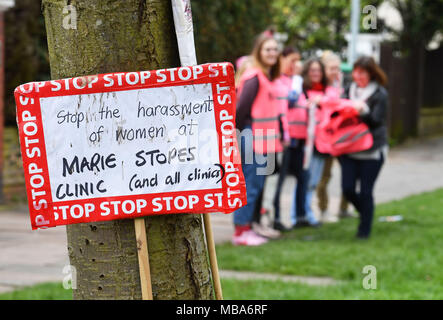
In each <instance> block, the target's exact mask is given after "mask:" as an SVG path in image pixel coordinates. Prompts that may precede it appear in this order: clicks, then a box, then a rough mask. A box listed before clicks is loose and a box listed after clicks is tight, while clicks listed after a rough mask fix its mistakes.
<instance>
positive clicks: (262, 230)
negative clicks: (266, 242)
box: [252, 222, 281, 239]
mask: <svg viewBox="0 0 443 320" xmlns="http://www.w3.org/2000/svg"><path fill="white" fill-rule="evenodd" d="M252 230H254V232H255V233H257V234H258V235H259V236H262V237H265V238H269V239H277V238H279V237H280V236H281V233H280V231H278V230H275V229H272V228H269V227H266V226H264V225H262V224H260V223H257V222H253V223H252Z"/></svg>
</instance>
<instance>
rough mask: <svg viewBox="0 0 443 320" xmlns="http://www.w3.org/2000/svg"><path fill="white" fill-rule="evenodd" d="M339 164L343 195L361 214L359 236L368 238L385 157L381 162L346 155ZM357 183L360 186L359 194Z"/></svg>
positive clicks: (340, 159) (341, 157)
mask: <svg viewBox="0 0 443 320" xmlns="http://www.w3.org/2000/svg"><path fill="white" fill-rule="evenodd" d="M339 162H340V165H341V170H342V181H341V185H342V189H343V194H344V196H345V197H346V199H347V200H348V201H349V202H351V203H352V204H353V205H354V207H355V208H356V209H357V211H358V213H359V214H360V224H359V226H358V233H357V235H358V236H363V237H368V236H369V235H370V233H371V228H372V221H373V218H374V197H373V191H374V186H375V181H376V180H377V177H378V174H379V173H380V170H381V168H382V166H383V163H384V158H383V155H381V159H380V160H358V159H353V158H350V157H349V156H347V155H344V156H340V157H339ZM357 182H359V184H360V190H359V191H358V192H357Z"/></svg>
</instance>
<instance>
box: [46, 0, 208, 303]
mask: <svg viewBox="0 0 443 320" xmlns="http://www.w3.org/2000/svg"><path fill="white" fill-rule="evenodd" d="M42 9H43V12H44V16H45V23H46V30H47V37H48V48H49V59H50V65H51V77H52V78H53V79H60V78H66V77H74V76H80V75H89V74H98V73H110V72H124V71H138V70H153V69H158V68H167V67H175V66H178V64H179V59H178V51H177V41H176V38H175V32H174V26H173V19H172V9H171V4H170V1H166V0H157V1H155V0H125V1H113V0H77V1H76V0H43V4H42ZM75 18H76V21H75ZM145 221H146V226H147V227H146V231H147V235H148V248H149V254H150V265H151V277H152V290H153V295H154V299H212V298H213V290H212V281H211V275H210V269H209V263H208V259H207V251H206V246H205V241H204V237H203V229H202V219H201V216H200V215H191V214H180V215H164V216H156V217H148V218H146V219H145ZM67 237H68V252H69V259H70V262H71V265H73V266H74V267H75V268H76V272H77V289H76V290H73V292H74V293H73V295H74V298H75V299H141V286H140V277H139V268H138V260H137V248H136V241H135V233H134V221H133V220H117V221H111V222H100V223H93V224H75V225H70V226H67Z"/></svg>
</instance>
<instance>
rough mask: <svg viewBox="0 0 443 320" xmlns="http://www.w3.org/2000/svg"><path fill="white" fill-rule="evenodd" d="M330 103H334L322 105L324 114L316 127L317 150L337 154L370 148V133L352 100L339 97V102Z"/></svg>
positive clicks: (371, 139) (371, 142)
mask: <svg viewBox="0 0 443 320" xmlns="http://www.w3.org/2000/svg"><path fill="white" fill-rule="evenodd" d="M327 103H328V102H326V104H327ZM331 103H333V104H334V105H331V106H324V107H323V106H322V107H323V112H324V114H323V115H324V116H323V119H322V122H321V123H320V124H319V125H318V127H317V132H316V140H315V146H316V148H317V150H318V151H320V152H321V153H328V154H330V155H332V156H339V155H342V154H347V153H353V152H359V151H364V150H368V149H370V148H371V147H372V144H373V138H372V134H371V132H370V131H369V128H368V126H367V125H366V124H365V123H364V122H362V120H361V118H360V116H359V113H358V111H357V110H355V109H354V107H353V106H352V101H350V100H346V99H340V101H339V103H337V101H335V102H332V101H331Z"/></svg>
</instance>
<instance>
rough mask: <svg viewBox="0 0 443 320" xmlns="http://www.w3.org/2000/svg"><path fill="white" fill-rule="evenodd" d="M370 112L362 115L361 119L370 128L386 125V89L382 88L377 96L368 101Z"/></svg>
mask: <svg viewBox="0 0 443 320" xmlns="http://www.w3.org/2000/svg"><path fill="white" fill-rule="evenodd" d="M367 104H368V105H369V109H370V110H369V112H366V113H362V114H360V117H361V119H362V120H363V122H364V123H366V124H367V125H368V126H369V127H370V128H375V127H379V126H381V125H383V124H385V123H386V116H387V108H388V94H387V92H386V90H385V89H384V88H381V89H380V90H379V91H378V92H377V94H376V95H374V96H373V97H371V98H370V99H369V101H367Z"/></svg>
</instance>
